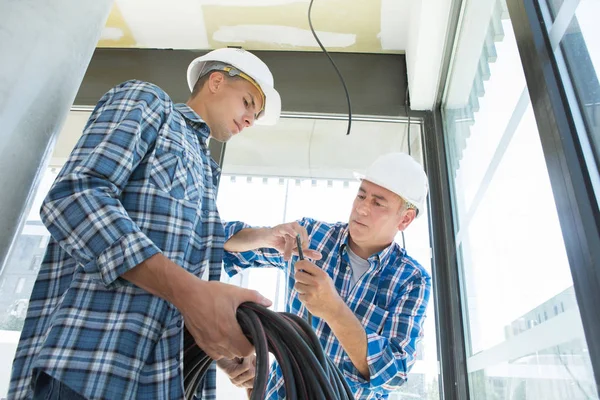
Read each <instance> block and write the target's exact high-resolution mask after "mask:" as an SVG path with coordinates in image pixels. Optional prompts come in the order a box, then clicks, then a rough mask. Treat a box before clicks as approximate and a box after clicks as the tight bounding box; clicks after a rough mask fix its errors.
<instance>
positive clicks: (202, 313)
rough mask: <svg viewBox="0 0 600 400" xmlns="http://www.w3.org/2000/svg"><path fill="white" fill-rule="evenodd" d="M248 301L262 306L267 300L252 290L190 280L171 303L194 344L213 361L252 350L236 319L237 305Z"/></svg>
mask: <svg viewBox="0 0 600 400" xmlns="http://www.w3.org/2000/svg"><path fill="white" fill-rule="evenodd" d="M247 301H251V302H254V303H258V304H261V305H263V306H265V307H269V306H270V305H271V301H270V300H269V299H267V298H265V297H263V296H262V295H261V294H260V293H258V292H257V291H256V290H249V289H243V288H240V287H237V286H233V285H228V284H226V283H221V282H208V281H203V280H201V279H200V278H196V277H194V279H193V280H192V281H191V282H190V284H189V285H186V287H185V290H182V291H181V293H179V294H177V295H176V296H175V299H174V301H173V304H174V305H175V307H177V308H178V309H179V311H180V312H181V314H182V316H183V320H184V322H185V326H186V328H187V330H188V331H189V332H190V334H191V335H192V336H193V337H194V339H196V344H197V345H198V347H200V348H201V349H202V350H204V352H205V353H206V354H207V355H208V356H209V357H210V358H212V359H214V360H220V359H222V358H228V359H233V358H235V357H247V356H249V355H250V354H252V352H253V350H254V347H253V346H252V344H251V343H250V342H249V341H248V339H246V337H245V336H244V333H243V332H242V329H241V327H240V325H239V324H238V322H237V319H236V311H237V308H238V306H239V305H240V304H242V303H244V302H247Z"/></svg>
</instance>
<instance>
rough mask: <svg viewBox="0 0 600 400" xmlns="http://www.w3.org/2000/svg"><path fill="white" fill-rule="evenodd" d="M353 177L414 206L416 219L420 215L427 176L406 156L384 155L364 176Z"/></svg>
mask: <svg viewBox="0 0 600 400" xmlns="http://www.w3.org/2000/svg"><path fill="white" fill-rule="evenodd" d="M355 176H356V177H357V178H358V179H361V180H363V179H365V180H367V181H369V182H372V183H374V184H376V185H379V186H381V187H383V188H385V189H387V190H389V191H391V192H393V193H396V194H397V195H398V196H400V197H402V198H403V199H404V200H406V201H408V202H409V203H411V204H412V205H413V206H415V208H416V209H417V217H418V216H420V215H421V214H422V211H423V209H424V207H425V199H426V197H427V191H428V189H429V184H428V183H427V175H426V174H425V171H424V170H423V167H422V166H421V164H419V163H418V162H417V161H415V159H414V158H412V157H411V156H409V155H408V154H405V153H389V154H385V155H383V156H381V157H379V158H378V159H377V160H375V162H374V163H373V164H371V166H370V167H369V168H368V169H367V172H366V174H365V175H361V174H358V173H355Z"/></svg>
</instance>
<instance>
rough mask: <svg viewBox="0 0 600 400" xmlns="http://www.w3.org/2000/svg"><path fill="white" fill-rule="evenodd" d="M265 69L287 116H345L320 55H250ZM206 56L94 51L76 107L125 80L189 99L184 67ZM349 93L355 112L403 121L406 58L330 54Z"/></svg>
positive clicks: (328, 66) (341, 94)
mask: <svg viewBox="0 0 600 400" xmlns="http://www.w3.org/2000/svg"><path fill="white" fill-rule="evenodd" d="M253 53H254V54H256V55H257V56H258V57H260V58H261V59H262V60H263V61H265V62H266V63H267V65H269V67H270V68H271V71H272V72H273V76H274V77H275V87H276V88H277V90H279V92H280V94H281V98H282V108H283V111H286V112H305V113H336V114H346V113H347V105H346V97H345V94H344V90H343V87H342V85H341V82H340V81H339V78H338V76H337V74H336V73H335V70H334V69H333V67H332V66H331V64H330V63H329V60H328V59H327V57H326V56H325V55H324V54H323V53H320V52H319V53H317V52H315V53H306V52H275V51H256V52H253ZM203 54H205V52H204V51H202V52H201V51H187V50H141V49H96V51H95V53H94V56H93V57H92V61H91V63H90V66H89V68H88V70H87V73H86V75H85V78H84V80H83V84H82V85H81V87H80V89H79V93H78V94H77V97H76V99H75V105H88V106H91V105H95V104H96V102H97V101H98V99H99V98H100V97H101V96H102V95H103V94H104V93H105V92H106V91H108V90H109V89H110V88H111V87H112V86H114V85H116V84H118V83H120V82H123V81H126V80H128V79H140V80H145V81H149V82H152V83H155V84H157V85H158V86H160V87H162V88H163V89H164V90H165V91H166V92H167V93H169V95H170V96H171V98H172V99H173V100H174V101H175V102H184V101H186V100H187V98H188V96H189V89H188V88H187V83H186V82H187V81H186V77H185V74H186V71H187V66H188V64H189V63H190V61H191V60H193V59H194V58H195V57H198V56H201V55H203ZM332 57H333V59H334V60H335V62H336V63H337V65H338V67H339V69H340V71H341V72H342V74H343V76H344V79H345V80H346V84H347V86H348V91H349V93H350V97H351V101H352V108H353V110H352V111H353V113H355V114H359V115H376V116H403V115H405V112H404V99H405V91H406V81H407V78H406V60H405V57H404V55H389V54H352V53H335V54H332Z"/></svg>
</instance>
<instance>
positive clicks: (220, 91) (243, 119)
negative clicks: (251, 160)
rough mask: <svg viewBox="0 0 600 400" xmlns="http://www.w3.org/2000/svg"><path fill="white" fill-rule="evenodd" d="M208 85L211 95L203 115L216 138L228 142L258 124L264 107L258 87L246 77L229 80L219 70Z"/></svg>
mask: <svg viewBox="0 0 600 400" xmlns="http://www.w3.org/2000/svg"><path fill="white" fill-rule="evenodd" d="M206 85H208V89H209V94H210V97H209V100H208V102H207V105H206V116H203V118H204V119H205V121H206V123H207V124H208V126H209V127H210V133H211V136H212V137H213V138H214V139H216V140H218V141H219V142H227V141H228V140H229V139H231V137H232V136H234V135H237V134H238V133H240V132H241V131H242V130H243V129H244V128H247V127H250V126H252V125H254V121H255V119H256V115H257V114H258V113H259V111H260V110H261V108H262V106H263V104H262V97H261V94H260V91H259V90H258V89H257V88H256V86H254V85H253V84H252V83H250V82H248V81H247V80H245V79H242V78H236V79H227V78H225V77H224V76H223V75H222V74H219V73H215V74H213V75H212V76H211V77H210V79H209V80H208V81H207V82H206Z"/></svg>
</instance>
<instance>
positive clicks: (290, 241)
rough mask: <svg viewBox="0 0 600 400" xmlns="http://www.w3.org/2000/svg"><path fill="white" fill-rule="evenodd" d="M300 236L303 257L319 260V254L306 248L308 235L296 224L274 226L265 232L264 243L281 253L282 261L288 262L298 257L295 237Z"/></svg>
mask: <svg viewBox="0 0 600 400" xmlns="http://www.w3.org/2000/svg"><path fill="white" fill-rule="evenodd" d="M298 234H299V235H300V239H301V241H302V252H303V254H304V256H305V257H307V258H311V259H313V260H320V259H321V253H320V252H318V251H316V250H311V249H309V248H308V246H309V244H310V243H309V241H308V233H307V232H306V229H305V228H304V227H303V226H302V225H300V224H299V223H298V222H288V223H287V224H281V225H277V226H274V227H272V228H270V229H268V230H267V231H266V237H265V242H266V244H267V246H266V247H272V248H274V249H276V250H279V252H280V253H283V259H284V260H286V261H287V260H289V259H290V258H291V256H292V254H294V255H298V246H297V244H296V235H298Z"/></svg>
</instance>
